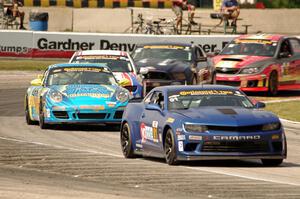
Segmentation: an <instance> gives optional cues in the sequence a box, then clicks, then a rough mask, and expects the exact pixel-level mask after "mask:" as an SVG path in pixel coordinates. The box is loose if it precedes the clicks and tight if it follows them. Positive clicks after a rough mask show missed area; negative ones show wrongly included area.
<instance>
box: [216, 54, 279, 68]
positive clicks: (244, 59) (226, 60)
mask: <svg viewBox="0 0 300 199" xmlns="http://www.w3.org/2000/svg"><path fill="white" fill-rule="evenodd" d="M213 61H214V64H215V67H217V68H224V67H225V68H242V67H245V66H249V65H254V64H257V65H259V66H261V65H264V64H266V63H269V62H274V60H273V58H272V57H264V56H249V55H218V56H216V57H214V59H213Z"/></svg>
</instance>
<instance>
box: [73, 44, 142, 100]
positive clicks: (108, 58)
mask: <svg viewBox="0 0 300 199" xmlns="http://www.w3.org/2000/svg"><path fill="white" fill-rule="evenodd" d="M69 63H102V64H106V65H107V66H108V67H109V68H110V69H111V70H112V72H113V74H114V76H115V77H116V79H117V80H118V81H121V80H122V81H123V80H124V79H127V80H128V83H127V84H125V86H124V88H126V89H128V90H129V91H130V92H131V94H132V95H133V97H134V98H140V97H143V86H142V78H141V77H140V76H139V75H138V74H137V69H136V67H135V65H134V62H133V60H132V58H131V56H130V55H129V53H127V52H124V51H115V50H86V51H77V52H75V53H74V54H73V56H72V58H71V59H70V61H69Z"/></svg>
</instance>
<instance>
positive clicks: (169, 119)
mask: <svg viewBox="0 0 300 199" xmlns="http://www.w3.org/2000/svg"><path fill="white" fill-rule="evenodd" d="M174 121H175V119H174V118H172V117H169V118H168V119H167V123H173V122H174Z"/></svg>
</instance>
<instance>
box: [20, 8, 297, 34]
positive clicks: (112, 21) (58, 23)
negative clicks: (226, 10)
mask: <svg viewBox="0 0 300 199" xmlns="http://www.w3.org/2000/svg"><path fill="white" fill-rule="evenodd" d="M21 9H22V10H23V11H25V22H26V23H27V24H25V26H26V27H27V28H28V29H29V19H28V16H29V13H30V12H31V11H38V12H48V13H49V21H48V27H49V28H48V30H49V31H73V32H93V33H95V32H99V33H124V32H125V31H126V30H127V31H128V29H129V28H130V26H131V11H133V14H134V19H136V16H137V14H138V13H142V14H143V17H144V18H145V19H146V20H154V19H157V18H159V17H163V18H166V19H174V18H175V15H174V13H173V12H172V10H171V9H151V8H115V9H105V8H78V9H74V8H68V7H39V8H38V7H22V8H21ZM212 12H214V11H213V10H212V9H197V10H196V17H197V18H196V19H195V21H196V22H198V23H201V24H203V25H217V24H218V23H219V21H218V20H213V19H210V17H209V15H210V13H212ZM299 16H300V9H264V10H259V9H242V10H241V14H240V18H241V19H242V20H239V21H238V30H240V31H243V27H242V25H252V26H251V27H250V28H249V32H250V33H257V32H259V31H260V32H263V33H279V34H288V35H299V34H300V28H299V27H300V20H299ZM184 18H185V19H186V18H187V12H186V11H185V12H184ZM62 19H63V20H62Z"/></svg>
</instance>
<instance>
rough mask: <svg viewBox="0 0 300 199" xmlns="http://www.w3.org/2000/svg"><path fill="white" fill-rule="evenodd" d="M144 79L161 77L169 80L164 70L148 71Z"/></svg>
mask: <svg viewBox="0 0 300 199" xmlns="http://www.w3.org/2000/svg"><path fill="white" fill-rule="evenodd" d="M144 77H145V79H163V80H170V77H169V76H168V74H167V73H165V72H157V71H149V72H148V73H147V74H145V75H144Z"/></svg>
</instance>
